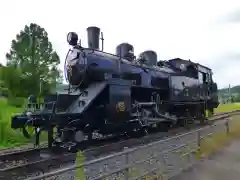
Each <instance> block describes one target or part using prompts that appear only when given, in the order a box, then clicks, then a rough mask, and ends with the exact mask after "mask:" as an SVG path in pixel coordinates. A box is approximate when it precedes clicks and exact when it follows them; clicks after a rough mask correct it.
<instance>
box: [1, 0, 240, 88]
mask: <svg viewBox="0 0 240 180" xmlns="http://www.w3.org/2000/svg"><path fill="white" fill-rule="evenodd" d="M238 18H240V1H237V0H221V1H217V0H194V1H193V0H181V1H179V0H168V1H166V0H148V1H145V0H141V1H133V0H132V1H130V0H121V1H113V0H112V1H111V0H101V1H100V0H94V1H93V0H87V1H86V0H85V1H84V0H72V1H70V0H68V1H66V0H61V1H54V0H52V1H50V0H48V1H47V0H41V1H36V0H31V1H30V0H21V1H19V0H8V1H2V2H0V22H1V25H2V26H1V33H0V62H1V63H3V64H4V63H5V53H6V52H7V51H8V50H9V48H10V46H11V40H12V39H13V38H15V35H16V34H17V33H18V32H19V31H20V30H21V29H23V28H24V26H25V24H30V23H31V22H34V23H37V24H39V25H41V26H42V27H44V28H45V29H46V30H47V32H48V34H49V39H50V41H51V42H52V43H53V47H54V49H55V50H56V51H57V52H58V54H59V55H60V58H61V65H60V67H61V69H63V62H64V58H65V54H66V52H67V51H68V48H69V46H68V44H67V42H66V35H67V33H68V32H69V31H75V32H77V33H78V34H79V36H80V37H81V39H82V42H83V44H85V45H86V44H87V41H86V35H87V34H86V28H87V27H88V26H91V25H95V26H99V27H100V28H101V30H102V31H103V33H104V38H105V51H108V52H111V53H114V52H115V47H116V46H117V45H118V44H120V43H122V42H129V43H131V44H132V45H133V46H134V48H135V54H136V55H138V54H139V53H141V52H142V51H144V50H147V49H152V50H155V51H156V52H157V53H158V59H161V60H167V59H170V58H175V57H180V58H183V59H191V60H192V61H196V62H198V63H202V64H204V65H207V66H210V68H212V69H213V72H214V79H215V80H216V81H217V83H218V85H219V87H226V86H228V84H229V83H230V84H231V85H237V84H240V79H239V78H240V69H239V67H240V23H239V22H240V19H238Z"/></svg>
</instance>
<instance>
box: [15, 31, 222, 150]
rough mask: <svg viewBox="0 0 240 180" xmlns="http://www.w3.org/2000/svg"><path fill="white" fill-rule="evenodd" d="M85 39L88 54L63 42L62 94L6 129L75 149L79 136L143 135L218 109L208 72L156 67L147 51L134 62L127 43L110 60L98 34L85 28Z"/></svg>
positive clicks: (165, 64)
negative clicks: (43, 133)
mask: <svg viewBox="0 0 240 180" xmlns="http://www.w3.org/2000/svg"><path fill="white" fill-rule="evenodd" d="M87 33H88V48H84V47H82V46H81V44H80V43H79V42H78V36H77V34H76V33H74V32H70V33H69V34H68V36H67V40H68V43H69V44H70V45H71V46H72V48H71V49H70V50H69V51H68V54H67V57H66V61H65V76H66V78H67V80H68V82H69V89H68V90H66V93H56V94H52V95H49V96H47V97H45V100H44V106H43V107H42V108H40V107H39V106H38V108H37V109H34V110H32V111H31V112H26V113H24V114H22V115H18V116H14V117H13V118H12V128H14V129H16V128H21V129H23V132H24V134H25V135H27V131H26V130H25V127H26V126H33V127H35V130H36V137H39V134H40V132H41V131H43V130H47V131H48V141H49V146H50V147H52V145H56V144H58V145H59V144H60V145H61V144H64V143H75V144H76V143H80V142H82V141H83V140H84V137H85V136H86V137H88V139H89V140H91V139H92V134H93V133H98V134H101V135H103V136H104V135H116V134H135V133H137V134H138V133H139V134H143V135H144V134H146V133H148V131H150V130H151V129H155V130H157V131H162V130H166V129H167V128H168V127H170V126H181V125H183V126H184V125H187V124H188V123H191V122H194V121H200V122H203V121H204V120H205V119H206V111H208V112H210V114H213V109H214V108H216V107H218V104H219V102H218V96H217V84H216V83H214V82H213V80H212V71H211V69H209V68H207V67H205V66H203V65H200V64H198V63H194V62H192V61H190V60H182V59H179V58H176V59H171V60H168V61H157V54H156V53H155V52H154V51H152V50H148V51H145V52H142V53H141V54H140V55H139V57H136V56H135V55H134V48H133V46H132V45H130V44H128V43H122V44H120V45H118V46H117V48H116V54H115V55H114V54H110V53H106V52H104V51H103V37H101V38H100V29H99V28H97V27H89V28H87ZM101 35H102V33H101ZM99 39H101V40H102V50H99ZM54 129H56V131H57V132H56V135H53V134H54ZM36 141H38V138H37V140H36ZM37 143H38V142H37Z"/></svg>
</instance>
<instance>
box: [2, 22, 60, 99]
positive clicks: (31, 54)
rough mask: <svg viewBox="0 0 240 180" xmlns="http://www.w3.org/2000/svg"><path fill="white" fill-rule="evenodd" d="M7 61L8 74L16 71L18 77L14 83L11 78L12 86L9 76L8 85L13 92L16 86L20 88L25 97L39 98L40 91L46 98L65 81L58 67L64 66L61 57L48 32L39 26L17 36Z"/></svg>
mask: <svg viewBox="0 0 240 180" xmlns="http://www.w3.org/2000/svg"><path fill="white" fill-rule="evenodd" d="M6 58H7V67H8V69H7V70H6V71H7V72H5V74H8V73H9V72H12V73H14V74H15V75H12V76H17V77H18V78H17V77H16V79H14V78H15V77H14V78H13V79H14V80H13V79H12V78H10V79H11V81H14V82H11V83H12V84H11V83H10V82H7V81H9V80H10V79H9V78H7V77H6V76H5V77H6V78H5V81H6V82H5V84H8V86H7V88H8V89H9V90H11V91H13V92H14V90H13V89H14V88H16V85H19V89H20V90H19V91H21V92H22V93H23V94H24V95H29V94H35V95H39V93H40V89H41V92H42V95H43V94H46V93H49V92H50V91H51V90H52V89H53V88H54V87H55V85H56V84H57V83H58V82H59V81H62V76H61V71H60V70H59V69H58V68H57V66H58V65H59V64H60V59H59V56H58V54H57V53H56V52H55V51H54V50H53V47H52V43H51V42H50V41H49V39H48V33H47V32H46V30H45V29H44V28H42V27H40V26H39V25H37V24H34V23H31V24H30V25H29V26H27V25H26V26H25V28H24V29H23V30H22V31H20V33H19V34H17V36H16V39H14V40H12V45H11V49H10V51H9V53H7V54H6ZM8 71H9V72H8ZM19 83H20V84H19ZM10 84H11V85H10ZM17 94H18V93H15V94H14V95H17Z"/></svg>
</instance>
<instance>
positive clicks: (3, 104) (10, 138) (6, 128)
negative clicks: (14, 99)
mask: <svg viewBox="0 0 240 180" xmlns="http://www.w3.org/2000/svg"><path fill="white" fill-rule="evenodd" d="M22 110H23V109H22V108H16V107H14V106H10V105H9V104H8V101H7V99H4V98H1V99H0V148H3V147H13V146H18V145H20V144H25V143H27V142H28V141H27V139H25V138H22V134H21V132H20V131H18V130H16V131H15V130H13V129H11V121H10V120H11V117H12V116H13V115H15V114H16V113H21V112H22Z"/></svg>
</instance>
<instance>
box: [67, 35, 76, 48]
mask: <svg viewBox="0 0 240 180" xmlns="http://www.w3.org/2000/svg"><path fill="white" fill-rule="evenodd" d="M77 41H78V35H77V34H76V33H75V32H69V33H68V35H67V42H68V44H69V45H72V46H76V45H77Z"/></svg>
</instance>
